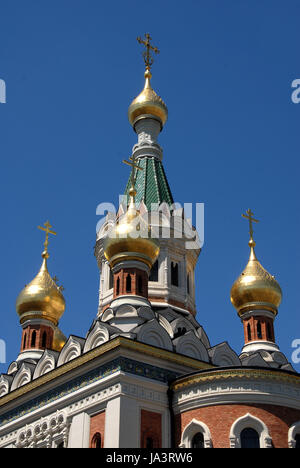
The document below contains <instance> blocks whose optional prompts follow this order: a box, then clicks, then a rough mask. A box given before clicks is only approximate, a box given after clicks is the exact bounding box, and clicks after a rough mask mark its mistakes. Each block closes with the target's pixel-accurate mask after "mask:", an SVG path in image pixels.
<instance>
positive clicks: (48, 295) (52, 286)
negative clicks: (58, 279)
mask: <svg viewBox="0 0 300 468" xmlns="http://www.w3.org/2000/svg"><path fill="white" fill-rule="evenodd" d="M42 257H43V263H42V266H41V269H40V271H39V273H38V274H37V276H36V277H35V278H34V279H33V280H32V281H31V283H29V284H28V285H27V286H25V288H24V289H23V291H21V293H20V294H19V296H18V298H17V303H16V308H17V313H18V315H19V317H20V323H24V322H25V321H26V320H28V319H36V318H42V319H46V320H49V321H50V322H52V323H54V324H55V325H57V323H58V321H59V319H60V318H61V316H62V315H63V313H64V311H65V307H66V304H65V299H64V296H63V295H62V293H61V291H60V289H59V288H58V286H57V285H56V283H55V282H54V281H53V279H52V278H51V276H50V274H49V272H48V269H47V258H48V257H49V255H48V253H47V251H45V252H43V254H42Z"/></svg>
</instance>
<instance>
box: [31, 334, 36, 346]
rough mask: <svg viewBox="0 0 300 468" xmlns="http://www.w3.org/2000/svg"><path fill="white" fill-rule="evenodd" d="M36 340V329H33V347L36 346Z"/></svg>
mask: <svg viewBox="0 0 300 468" xmlns="http://www.w3.org/2000/svg"><path fill="white" fill-rule="evenodd" d="M35 342H36V331H35V330H33V332H32V335H31V347H32V348H34V347H35Z"/></svg>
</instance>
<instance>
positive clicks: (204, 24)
mask: <svg viewBox="0 0 300 468" xmlns="http://www.w3.org/2000/svg"><path fill="white" fill-rule="evenodd" d="M0 17H1V20H0V21H1V27H0V78H1V79H4V80H5V82H6V85H7V103H6V104H0V135H1V136H0V155H1V184H0V196H1V218H2V223H1V230H0V240H1V242H0V256H1V262H0V280H1V283H0V284H1V312H0V314H1V327H0V338H2V339H5V340H6V341H7V358H8V362H11V361H12V360H14V359H15V358H16V357H17V355H18V352H19V347H20V336H21V330H20V326H19V323H18V318H17V315H16V311H15V300H16V298H17V295H18V293H19V292H20V290H21V289H22V288H23V287H24V285H25V284H26V283H28V282H29V281H30V280H31V279H32V278H33V277H34V276H35V275H36V273H37V271H38V269H39V267H40V264H41V257H40V255H41V252H42V247H43V245H42V244H43V240H44V238H43V235H42V234H41V232H40V231H38V230H37V228H36V227H37V225H39V224H41V223H43V222H45V221H46V220H47V219H49V220H50V222H51V223H52V225H53V227H54V228H55V229H56V230H57V232H58V236H57V238H55V239H52V241H51V244H50V253H51V258H50V260H49V270H50V272H51V273H52V275H55V274H56V275H57V276H58V277H59V279H60V281H61V282H62V283H63V285H64V286H65V297H66V301H67V309H66V312H65V315H64V317H63V319H62V321H61V328H62V329H63V331H64V333H65V334H66V335H69V334H76V335H80V336H85V334H86V331H87V330H88V328H89V326H90V324H91V322H92V320H93V319H94V318H95V316H96V313H97V302H98V287H99V272H98V268H97V264H96V261H95V258H94V256H93V247H94V244H95V227H96V223H97V221H98V219H97V216H96V206H97V205H98V204H99V203H101V202H103V201H109V202H114V203H116V202H117V197H118V194H119V193H122V192H123V190H124V188H125V184H126V181H127V177H128V169H126V167H125V166H124V165H122V164H121V159H123V158H124V157H127V156H128V155H129V154H130V151H131V148H132V146H133V144H134V143H135V141H136V135H135V134H134V132H133V131H132V128H131V127H130V125H129V123H128V120H127V108H128V105H129V104H130V102H131V100H132V99H133V98H134V97H135V96H136V95H137V94H138V93H139V92H140V90H141V89H142V86H143V62H142V58H141V55H140V54H141V47H140V46H139V45H138V44H137V42H136V36H137V35H143V34H144V33H145V32H150V33H151V35H152V37H153V42H154V44H155V45H157V46H159V48H160V50H161V53H160V55H159V56H158V57H157V59H156V62H155V65H154V67H153V80H152V83H153V87H154V88H155V89H156V91H157V92H158V93H159V94H160V95H161V96H162V97H163V99H164V100H165V102H166V103H167V105H168V108H169V120H168V123H167V124H166V126H165V128H164V131H163V133H162V134H161V138H160V143H161V145H162V146H163V148H164V166H165V170H166V172H167V175H168V179H169V183H170V185H171V188H172V191H173V195H174V198H175V199H176V201H178V202H182V203H183V202H192V203H196V202H204V203H205V244H204V248H203V251H202V253H201V256H200V259H199V262H198V267H197V272H196V273H197V274H196V282H197V308H198V315H197V318H198V320H199V322H200V323H201V324H202V325H203V326H204V328H205V330H206V331H207V333H208V335H209V337H210V340H211V342H212V344H213V345H215V344H217V343H220V342H222V341H225V340H226V341H228V342H229V343H230V344H231V346H232V347H233V348H234V349H235V350H236V351H237V352H239V351H240V350H241V347H242V345H243V330H242V326H241V323H240V321H239V319H238V317H237V315H236V311H235V309H234V308H233V307H232V305H231V303H230V288H231V286H232V283H233V282H234V280H235V279H236V277H237V276H238V275H239V274H240V272H241V271H242V269H243V268H244V266H245V264H246V262H247V259H248V254H249V252H248V245H247V242H248V226H247V223H246V222H245V221H244V220H243V219H242V218H241V213H242V212H244V211H245V210H246V209H247V208H252V210H253V211H254V212H255V214H256V216H257V217H258V219H260V220H261V222H260V224H259V225H258V226H257V228H256V230H255V239H256V241H257V250H256V252H257V255H258V257H259V259H260V261H261V262H262V264H263V265H264V266H265V268H267V269H268V270H269V271H270V272H271V273H272V274H274V275H275V276H276V278H277V280H278V281H279V283H280V284H281V287H282V289H283V293H284V298H283V302H282V306H281V307H280V310H279V315H278V318H277V319H276V323H275V328H276V335H277V342H278V344H279V345H280V347H281V349H282V351H283V352H285V353H286V355H287V356H288V357H289V358H290V356H291V353H292V349H291V342H292V340H294V339H296V338H300V327H299V291H300V288H299V266H300V265H299V263H300V262H299V260H300V259H299V238H300V224H299V169H300V164H299V123H300V104H299V105H295V104H293V103H292V101H291V92H292V89H291V83H292V81H293V80H294V79H296V78H300V56H299V43H300V29H299V17H300V2H299V1H294V0H289V1H287V2H282V1H281V0H280V1H279V0H251V1H250V0H247V1H244V0H227V1H222V0H218V1H216V0H207V1H200V0H195V1H192V0H186V1H184V2H179V1H174V0H172V1H171V0H164V1H157V0H153V1H152V2H151V4H149V2H142V1H140V0H139V1H136V0H132V1H129V0H125V1H124V0H123V1H113V0H112V1H110V2H103V1H99V0H88V1H86V0H51V2H50V1H46V0H43V1H38V0H26V1H25V0H15V1H5V2H4V1H2V2H1V5H0ZM295 367H296V369H297V370H298V371H300V366H299V365H298V366H295ZM6 368H7V366H4V365H0V372H1V371H2V372H3V371H5V370H6Z"/></svg>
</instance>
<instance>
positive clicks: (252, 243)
mask: <svg viewBox="0 0 300 468" xmlns="http://www.w3.org/2000/svg"><path fill="white" fill-rule="evenodd" d="M253 215H254V213H252V211H251V210H250V208H249V210H247V211H246V214H242V216H243V218H246V219H248V221H249V234H250V241H249V246H250V247H255V241H254V239H253V232H254V231H253V223H259V220H258V219H254V218H253Z"/></svg>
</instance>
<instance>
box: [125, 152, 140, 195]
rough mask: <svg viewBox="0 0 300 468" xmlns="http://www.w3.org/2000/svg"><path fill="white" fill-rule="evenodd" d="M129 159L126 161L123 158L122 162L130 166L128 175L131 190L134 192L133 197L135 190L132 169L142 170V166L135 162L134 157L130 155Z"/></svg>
mask: <svg viewBox="0 0 300 468" xmlns="http://www.w3.org/2000/svg"><path fill="white" fill-rule="evenodd" d="M129 159H130V161H132V162H130V161H127V160H126V159H123V163H124V164H127V165H128V166H131V175H130V179H131V188H130V190H131V192H132V193H133V192H134V195H133V197H135V195H136V190H135V186H134V184H135V181H134V169H136V170H137V171H143V168H142V167H140V166H139V165H138V164H137V163H136V158H134V157H133V156H131V157H130V158H129Z"/></svg>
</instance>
